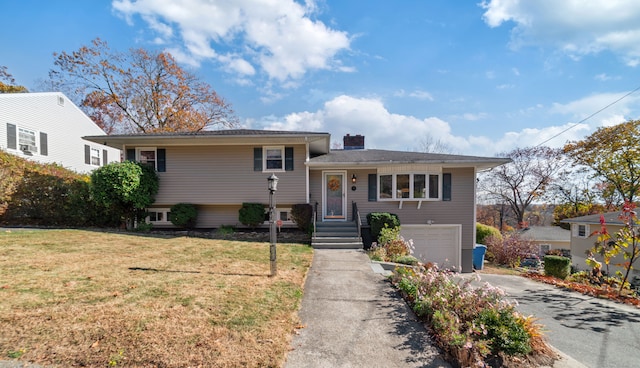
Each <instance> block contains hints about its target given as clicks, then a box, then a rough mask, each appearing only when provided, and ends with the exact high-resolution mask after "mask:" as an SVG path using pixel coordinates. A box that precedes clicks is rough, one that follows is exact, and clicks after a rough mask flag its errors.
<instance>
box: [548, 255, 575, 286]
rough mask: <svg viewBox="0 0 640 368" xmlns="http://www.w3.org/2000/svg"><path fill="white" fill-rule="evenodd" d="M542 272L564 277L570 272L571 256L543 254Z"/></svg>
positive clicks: (560, 277)
mask: <svg viewBox="0 0 640 368" xmlns="http://www.w3.org/2000/svg"><path fill="white" fill-rule="evenodd" d="M544 273H545V274H546V275H548V276H553V277H557V278H559V279H561V280H564V279H566V278H567V277H568V276H569V275H570V274H571V258H567V257H561V256H544Z"/></svg>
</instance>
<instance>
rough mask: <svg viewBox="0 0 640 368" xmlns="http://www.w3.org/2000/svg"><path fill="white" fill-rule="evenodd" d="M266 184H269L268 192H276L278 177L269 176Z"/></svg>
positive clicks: (274, 175)
mask: <svg viewBox="0 0 640 368" xmlns="http://www.w3.org/2000/svg"><path fill="white" fill-rule="evenodd" d="M267 182H268V183H269V186H268V188H269V192H272V193H273V192H275V191H276V190H278V177H277V176H276V174H271V176H269V177H268V178H267Z"/></svg>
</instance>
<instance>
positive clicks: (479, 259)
mask: <svg viewBox="0 0 640 368" xmlns="http://www.w3.org/2000/svg"><path fill="white" fill-rule="evenodd" d="M486 252H487V246H486V245H484V244H474V246H473V268H474V269H476V270H481V269H482V267H483V265H484V254H485V253H486Z"/></svg>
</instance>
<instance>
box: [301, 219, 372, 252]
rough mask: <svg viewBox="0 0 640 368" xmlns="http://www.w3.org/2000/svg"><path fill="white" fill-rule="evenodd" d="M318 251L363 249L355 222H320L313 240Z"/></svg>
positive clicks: (312, 242)
mask: <svg viewBox="0 0 640 368" xmlns="http://www.w3.org/2000/svg"><path fill="white" fill-rule="evenodd" d="M311 246H312V247H314V248H316V249H362V248H363V246H364V245H363V243H362V238H361V237H360V234H358V226H357V225H356V223H355V222H342V221H340V222H318V223H316V232H315V233H314V234H313V237H312V238H311Z"/></svg>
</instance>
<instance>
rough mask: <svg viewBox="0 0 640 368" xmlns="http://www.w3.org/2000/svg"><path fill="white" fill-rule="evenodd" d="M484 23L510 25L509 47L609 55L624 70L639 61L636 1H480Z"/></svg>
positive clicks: (638, 4)
mask: <svg viewBox="0 0 640 368" xmlns="http://www.w3.org/2000/svg"><path fill="white" fill-rule="evenodd" d="M481 6H482V7H483V8H484V9H485V13H484V15H483V18H484V21H485V23H487V25H489V26H490V27H498V26H501V25H502V24H504V23H507V22H512V23H514V24H515V26H514V28H513V30H512V34H511V45H512V47H514V48H517V47H519V46H522V45H542V46H547V45H549V46H552V47H555V48H558V49H559V50H562V51H564V52H565V53H567V54H568V55H569V56H571V57H574V58H579V57H580V56H583V55H587V54H592V53H598V52H600V51H603V50H611V51H613V52H614V53H616V54H618V55H619V56H620V57H621V58H622V59H623V60H624V61H625V62H626V63H627V64H628V65H631V66H635V65H637V64H638V63H639V59H640V22H638V19H640V2H638V1H636V0H617V1H612V0H590V1H586V2H585V1H557V0H536V1H519V0H490V1H483V2H482V3H481Z"/></svg>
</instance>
